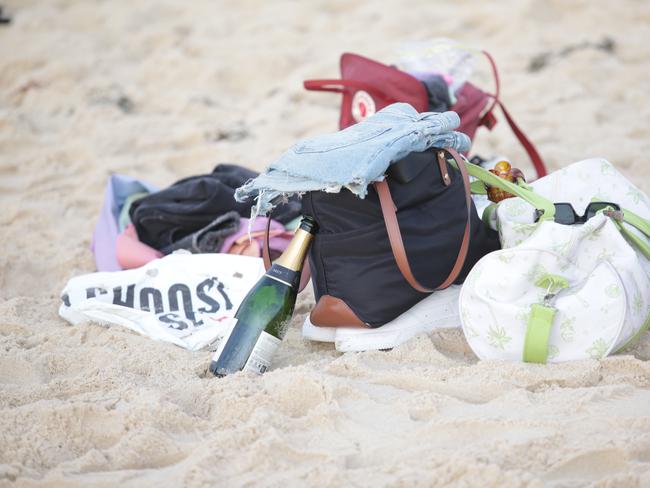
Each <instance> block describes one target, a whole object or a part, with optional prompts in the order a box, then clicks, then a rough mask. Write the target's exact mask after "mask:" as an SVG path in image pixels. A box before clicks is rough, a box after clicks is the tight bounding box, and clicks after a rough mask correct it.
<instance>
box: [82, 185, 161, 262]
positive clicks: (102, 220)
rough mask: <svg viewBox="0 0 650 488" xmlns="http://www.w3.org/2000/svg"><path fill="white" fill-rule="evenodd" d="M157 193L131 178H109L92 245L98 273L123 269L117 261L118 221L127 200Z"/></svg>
mask: <svg viewBox="0 0 650 488" xmlns="http://www.w3.org/2000/svg"><path fill="white" fill-rule="evenodd" d="M155 191H158V189H157V188H156V187H155V186H153V185H151V184H149V183H147V182H144V181H141V180H137V179H135V178H132V177H130V176H126V175H119V174H115V175H111V176H110V177H109V179H108V182H107V183H106V190H105V191H104V204H103V205H102V210H101V212H100V214H99V220H98V221H97V225H95V231H94V232H93V242H92V245H91V249H92V251H93V253H94V254H95V264H96V266H97V271H120V270H121V269H122V267H121V266H120V265H119V263H118V261H117V255H116V250H115V244H116V241H117V236H118V234H119V230H118V219H119V216H120V211H121V210H122V206H123V205H124V201H125V200H126V198H127V197H128V196H129V195H132V194H133V193H140V192H149V193H152V192H155Z"/></svg>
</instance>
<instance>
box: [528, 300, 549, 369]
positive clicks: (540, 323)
mask: <svg viewBox="0 0 650 488" xmlns="http://www.w3.org/2000/svg"><path fill="white" fill-rule="evenodd" d="M556 313H557V310H556V309H554V308H551V307H547V306H545V305H540V304H539V303H533V305H532V307H531V310H530V319H528V325H527V327H526V338H525V339H524V355H523V360H524V362H526V363H539V364H546V358H547V357H548V339H549V337H550V336H551V329H552V328H553V320H554V319H555V314H556Z"/></svg>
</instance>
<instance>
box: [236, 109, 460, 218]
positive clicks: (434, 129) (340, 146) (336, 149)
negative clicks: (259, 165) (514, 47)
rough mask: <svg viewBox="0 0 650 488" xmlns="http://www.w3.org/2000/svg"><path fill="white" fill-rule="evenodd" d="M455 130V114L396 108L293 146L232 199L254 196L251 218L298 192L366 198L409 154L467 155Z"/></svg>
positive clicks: (456, 119) (238, 190) (456, 125)
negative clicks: (450, 152) (345, 193)
mask: <svg viewBox="0 0 650 488" xmlns="http://www.w3.org/2000/svg"><path fill="white" fill-rule="evenodd" d="M459 125H460V117H459V116H458V114H456V113H455V112H443V113H435V112H423V113H418V112H417V111H416V110H415V109H414V108H413V107H412V106H410V105H409V104H406V103H394V104H392V105H389V106H387V107H385V108H384V109H382V110H380V111H379V112H377V113H376V114H374V115H373V116H371V117H368V118H367V119H365V120H363V121H362V122H360V123H358V124H355V125H353V126H350V127H348V128H346V129H343V130H341V131H339V132H336V133H333V134H323V135H319V136H316V137H313V138H311V139H306V140H303V141H301V142H298V143H297V144H295V145H293V146H292V147H291V148H290V149H289V150H288V151H286V152H285V153H284V154H282V155H281V156H280V158H279V159H278V160H277V161H275V162H274V163H272V164H271V165H270V166H269V167H268V168H267V169H266V171H265V172H264V173H262V174H260V175H259V176H258V177H257V178H255V179H253V180H250V181H248V182H247V183H246V184H245V185H243V186H242V187H240V188H238V189H237V190H236V191H235V199H236V200H237V201H240V202H241V201H244V200H246V199H247V198H250V197H251V196H253V197H256V202H255V205H254V206H253V208H252V210H251V217H252V218H254V217H255V216H257V215H258V214H260V213H262V214H267V213H268V212H269V211H271V209H272V208H273V207H274V206H275V205H277V204H278V203H279V200H280V199H286V198H287V197H288V196H289V195H292V194H296V193H304V192H307V191H318V190H321V191H327V192H339V191H341V189H342V188H347V189H349V190H350V191H351V192H352V193H354V194H355V195H357V196H358V197H360V198H364V197H365V196H366V194H367V191H368V190H367V187H368V185H369V184H370V183H372V182H374V181H380V180H382V179H383V177H384V173H385V172H386V169H387V168H388V166H389V165H390V164H391V163H393V162H396V161H399V160H401V159H402V158H404V157H405V156H407V155H408V154H410V153H411V152H422V151H425V150H427V149H429V148H432V147H440V148H448V147H452V148H454V149H456V150H457V151H459V152H464V151H467V150H468V149H469V147H470V139H469V138H468V137H467V136H466V135H465V134H462V133H460V132H454V129H455V128H457V127H458V126H459Z"/></svg>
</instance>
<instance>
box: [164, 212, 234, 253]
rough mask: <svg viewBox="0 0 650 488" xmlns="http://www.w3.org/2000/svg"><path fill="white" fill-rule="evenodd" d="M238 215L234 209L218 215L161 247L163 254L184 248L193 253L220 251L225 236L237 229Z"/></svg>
mask: <svg viewBox="0 0 650 488" xmlns="http://www.w3.org/2000/svg"><path fill="white" fill-rule="evenodd" d="M239 220H240V216H239V214H238V213H237V212H236V211H235V210H231V211H230V212H226V213H225V214H223V215H219V217H217V218H216V219H214V220H213V221H212V222H210V223H209V224H208V225H206V226H205V227H203V228H202V229H199V230H197V231H195V232H193V233H192V234H190V235H187V236H185V237H183V238H182V239H179V240H177V241H175V242H172V243H171V244H170V245H169V246H167V247H164V248H163V249H161V251H162V253H163V254H171V253H172V252H174V251H176V250H178V249H185V250H187V251H190V252H192V253H194V254H198V253H208V252H220V251H221V248H222V246H223V244H224V241H225V240H226V238H227V237H228V236H230V235H232V234H234V233H235V232H237V230H239Z"/></svg>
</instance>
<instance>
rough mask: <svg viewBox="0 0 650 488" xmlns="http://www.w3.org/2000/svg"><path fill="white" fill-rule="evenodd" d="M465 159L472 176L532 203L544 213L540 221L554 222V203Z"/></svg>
mask: <svg viewBox="0 0 650 488" xmlns="http://www.w3.org/2000/svg"><path fill="white" fill-rule="evenodd" d="M463 159H464V160H465V166H467V172H468V173H469V174H470V175H471V176H473V177H474V178H476V179H478V180H480V181H482V182H483V183H484V184H487V185H490V186H496V187H497V188H500V189H501V190H504V191H507V192H508V193H512V194H513V195H515V196H517V197H519V198H521V199H522V200H525V201H526V202H528V203H530V204H531V205H532V206H533V207H535V208H536V209H537V210H540V211H542V212H543V213H542V215H541V217H540V220H553V218H554V217H555V206H554V205H553V202H551V201H549V200H547V199H546V198H544V197H543V196H541V195H539V194H537V193H534V192H533V191H532V190H530V189H528V188H522V187H520V186H517V185H515V184H514V183H511V182H510V181H508V180H504V179H503V178H499V177H498V176H497V175H495V174H494V173H490V172H489V171H488V170H486V169H485V168H482V167H480V166H478V165H476V164H473V163H470V162H469V161H468V160H467V158H465V157H463ZM447 162H448V163H449V164H451V165H452V166H453V167H454V168H456V169H458V168H457V167H456V163H455V161H453V160H448V161H447Z"/></svg>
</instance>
